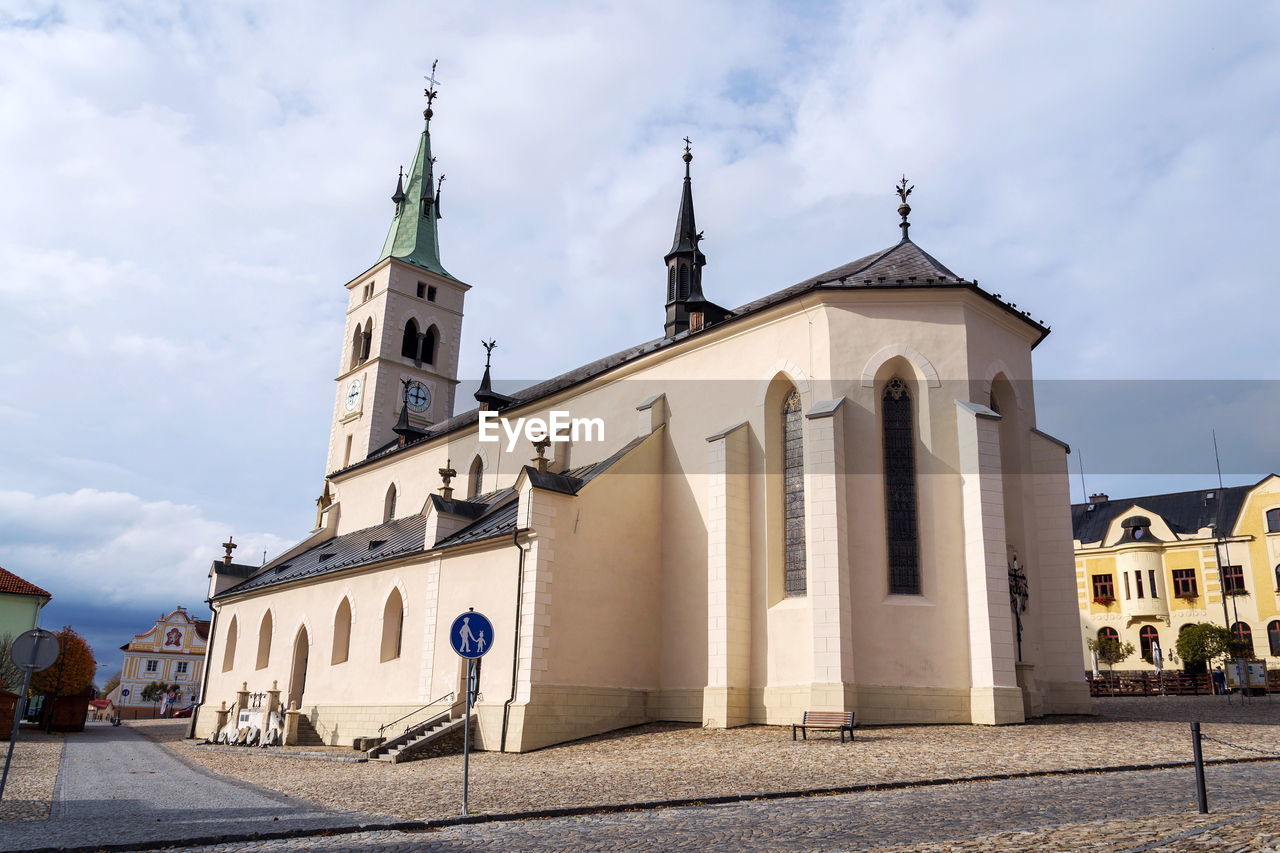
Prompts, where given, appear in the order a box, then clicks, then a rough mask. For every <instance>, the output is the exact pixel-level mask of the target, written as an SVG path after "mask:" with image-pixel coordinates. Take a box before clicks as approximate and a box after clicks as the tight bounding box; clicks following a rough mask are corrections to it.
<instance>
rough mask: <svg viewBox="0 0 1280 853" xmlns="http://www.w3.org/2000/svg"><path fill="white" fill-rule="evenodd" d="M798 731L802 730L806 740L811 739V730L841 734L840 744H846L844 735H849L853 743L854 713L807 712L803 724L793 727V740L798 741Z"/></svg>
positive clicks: (796, 724)
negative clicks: (846, 733)
mask: <svg viewBox="0 0 1280 853" xmlns="http://www.w3.org/2000/svg"><path fill="white" fill-rule="evenodd" d="M796 729H799V730H800V734H801V736H803V737H804V739H805V740H808V739H809V732H808V730H809V729H822V730H824V731H838V732H840V742H841V743H844V733H845V732H848V733H849V742H850V743H853V711H805V712H804V719H803V721H802V722H799V723H793V724H792V725H791V739H792V740H795V739H796Z"/></svg>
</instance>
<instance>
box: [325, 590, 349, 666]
mask: <svg viewBox="0 0 1280 853" xmlns="http://www.w3.org/2000/svg"><path fill="white" fill-rule="evenodd" d="M350 654H351V602H350V601H348V600H347V599H346V597H345V596H344V597H343V599H342V603H341V604H339V605H338V612H337V614H336V615H335V616H334V617H333V653H332V655H331V656H330V658H329V663H330V664H331V665H332V664H335V663H345V662H346V660H347V657H348V656H349V655H350Z"/></svg>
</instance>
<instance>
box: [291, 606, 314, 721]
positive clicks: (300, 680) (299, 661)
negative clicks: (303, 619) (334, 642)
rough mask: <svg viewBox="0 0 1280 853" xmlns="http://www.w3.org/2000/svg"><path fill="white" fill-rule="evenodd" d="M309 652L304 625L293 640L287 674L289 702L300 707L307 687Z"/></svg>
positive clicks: (308, 638)
mask: <svg viewBox="0 0 1280 853" xmlns="http://www.w3.org/2000/svg"><path fill="white" fill-rule="evenodd" d="M310 654H311V639H310V637H308V636H307V629H306V626H305V625H304V626H303V627H301V628H299V629H298V636H297V637H295V638H294V640H293V671H292V672H291V674H290V675H289V702H290V703H293V707H295V708H301V707H302V693H303V691H304V690H306V689H307V659H308V658H309V657H310Z"/></svg>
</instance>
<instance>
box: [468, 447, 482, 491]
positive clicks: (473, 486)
mask: <svg viewBox="0 0 1280 853" xmlns="http://www.w3.org/2000/svg"><path fill="white" fill-rule="evenodd" d="M483 485H484V462H483V461H481V459H480V457H479V456H477V457H476V458H475V459H474V460H472V462H471V471H470V472H469V473H468V474H467V498H468V499H470V498H474V497H475V496H476V495H479V494H482V491H481V488H482V487H483Z"/></svg>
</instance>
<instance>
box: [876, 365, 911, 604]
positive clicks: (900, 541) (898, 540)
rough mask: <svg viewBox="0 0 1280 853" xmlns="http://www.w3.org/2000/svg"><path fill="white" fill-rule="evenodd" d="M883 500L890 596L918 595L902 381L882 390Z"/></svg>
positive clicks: (906, 395)
mask: <svg viewBox="0 0 1280 853" xmlns="http://www.w3.org/2000/svg"><path fill="white" fill-rule="evenodd" d="M883 402H884V408H883V413H882V418H883V422H884V498H885V514H886V519H885V523H886V525H885V526H886V530H887V533H888V545H889V592H891V593H895V594H898V595H919V594H920V546H919V539H918V534H917V521H916V458H915V418H914V416H913V415H912V412H911V393H910V391H908V389H907V385H906V383H905V382H903V381H902V380H901V379H891V380H890V381H889V383H888V384H887V385H886V386H885V389H884V401H883Z"/></svg>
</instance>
